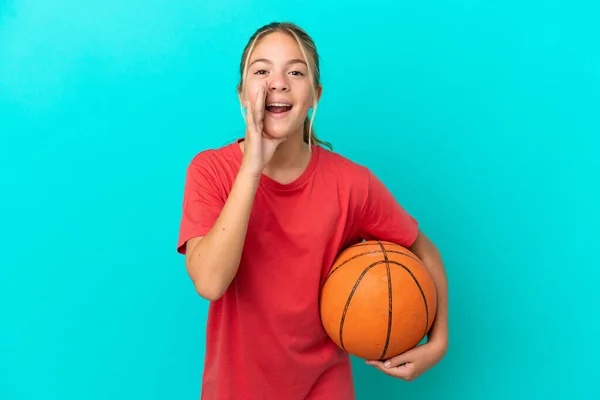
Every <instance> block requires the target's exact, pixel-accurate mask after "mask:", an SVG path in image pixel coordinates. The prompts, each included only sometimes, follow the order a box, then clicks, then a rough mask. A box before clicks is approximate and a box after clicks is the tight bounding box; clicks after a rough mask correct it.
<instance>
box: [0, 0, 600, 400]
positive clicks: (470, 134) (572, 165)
mask: <svg viewBox="0 0 600 400" xmlns="http://www.w3.org/2000/svg"><path fill="white" fill-rule="evenodd" d="M273 20H291V21H294V22H296V23H298V24H300V25H301V26H302V27H304V28H305V29H306V30H307V31H308V32H309V33H310V34H311V35H312V36H313V38H314V39H315V41H316V43H317V46H318V50H319V52H320V53H321V57H322V77H323V85H324V92H323V97H322V102H321V103H320V106H319V110H318V114H317V118H316V122H315V124H316V125H315V128H316V130H317V133H318V134H319V136H320V137H321V138H323V139H325V140H329V141H331V142H333V144H334V146H335V147H334V148H335V150H336V151H338V152H340V153H342V154H343V155H346V156H348V157H350V158H352V159H353V160H355V161H357V162H360V163H363V164H366V165H368V166H369V167H370V168H372V169H373V170H374V171H375V173H376V174H377V175H379V176H380V177H381V179H382V180H383V181H384V182H385V183H386V184H387V185H389V187H390V189H391V190H392V191H393V192H394V194H395V195H396V196H397V198H398V200H399V201H400V202H401V203H402V204H403V205H404V206H405V208H407V209H408V210H409V211H410V212H411V214H413V215H414V216H415V217H416V218H417V219H418V220H419V221H420V222H421V224H422V229H423V230H424V231H425V232H426V233H428V234H429V235H430V237H431V238H432V239H433V240H434V241H435V242H436V243H437V245H438V246H439V248H440V250H441V252H442V253H443V256H444V260H445V263H446V268H447V271H448V277H449V285H450V290H451V292H450V302H451V309H450V329H451V342H450V343H451V346H450V349H449V352H448V354H447V356H446V358H444V360H443V361H442V362H441V363H440V364H438V365H437V366H436V367H435V368H434V369H432V370H430V371H429V372H428V373H427V374H425V375H424V376H422V377H421V378H419V379H418V380H416V381H414V382H410V383H407V382H403V381H399V380H394V379H392V378H390V377H387V376H385V375H383V374H382V373H380V372H379V371H377V370H375V369H374V368H370V367H367V366H366V365H364V363H362V362H361V361H360V360H355V363H354V373H355V377H356V382H357V391H358V398H359V399H371V398H383V397H384V396H385V397H387V398H419V399H442V398H443V399H463V400H466V399H505V398H511V399H531V398H544V399H559V398H569V399H591V398H599V396H600V395H599V393H600V388H599V387H598V363H597V358H598V357H599V356H600V352H599V345H598V338H599V337H600V328H599V323H598V321H597V315H598V306H599V305H600V299H599V296H598V289H597V285H598V284H597V279H598V275H599V274H598V270H599V266H600V263H599V262H598V256H597V248H598V240H597V239H598V229H597V228H598V225H599V223H600V218H599V216H598V215H599V213H598V211H597V207H598V204H600V202H599V200H600V199H599V196H598V187H599V184H598V181H599V178H598V175H599V170H600V168H599V161H598V155H597V153H598V149H599V146H598V145H599V140H598V136H599V134H600V112H599V111H600V45H599V43H600V41H599V40H600V29H599V27H598V26H599V25H598V20H600V6H599V3H597V2H594V1H581V0H579V1H578V0H570V1H567V0H565V1H539V0H537V1H528V2H521V1H516V0H510V1H500V0H488V1H474V0H473V1H468V0H462V1H458V0H457V1H444V0H431V1H421V2H407V1H389V2H385V1H380V0H373V1H369V2H368V3H364V2H351V1H345V2H343V3H341V2H337V1H336V2H333V1H332V2H323V1H312V0H302V1H296V0H290V1H285V2H281V1H272V0H267V1H260V2H257V1H255V2H252V1H231V0H229V1H228V0H220V1H191V0H179V1H176V2H174V1H167V0H164V1H156V0H154V1H141V0H139V1H138V0H126V1H124V0H121V1H116V0H115V1H106V0H104V1H99V0H98V1H85V2H72V1H67V0H53V1H41V0H29V1H25V0H8V1H6V0H5V1H0V172H1V174H0V185H1V188H2V189H1V197H0V206H1V207H0V234H1V240H0V250H1V252H0V254H1V257H0V266H1V269H0V398H1V399H7V400H21V399H38V398H44V399H61V400H67V399H68V400H70V399H109V398H110V399H144V400H149V399H195V398H198V396H199V391H200V380H201V374H202V367H203V355H204V347H203V346H204V337H205V336H204V324H205V318H206V310H207V302H205V301H204V300H202V299H201V298H199V296H197V295H196V294H195V292H194V290H193V286H192V285H191V282H190V281H189V279H188V278H187V275H186V272H185V268H184V264H183V258H182V256H180V255H178V254H177V253H176V252H175V246H176V241H177V234H178V227H179V225H178V224H179V217H180V212H181V200H182V193H183V181H184V174H185V168H186V166H187V164H188V162H189V161H190V159H191V158H192V157H193V155H195V154H196V153H197V152H198V151H200V150H202V149H206V148H209V147H216V146H221V145H223V144H225V143H228V142H230V141H231V140H233V139H235V138H236V137H238V136H241V135H242V134H243V129H244V125H243V120H242V117H241V114H240V111H239V105H238V99H237V96H236V92H235V85H236V84H237V79H238V75H237V73H238V70H237V68H238V63H239V57H240V55H241V52H242V49H243V46H244V45H245V43H246V41H247V39H248V38H249V37H250V35H251V34H252V32H253V31H254V30H255V29H256V28H258V27H259V26H261V25H263V24H265V23H268V22H271V21H273ZM290 373H294V371H293V370H290Z"/></svg>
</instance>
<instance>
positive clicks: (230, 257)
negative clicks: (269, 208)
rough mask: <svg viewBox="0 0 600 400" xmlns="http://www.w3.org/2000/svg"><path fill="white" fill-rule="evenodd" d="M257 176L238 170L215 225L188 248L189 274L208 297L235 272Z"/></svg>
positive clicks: (223, 287) (215, 296)
mask: <svg viewBox="0 0 600 400" xmlns="http://www.w3.org/2000/svg"><path fill="white" fill-rule="evenodd" d="M259 180H260V177H257V176H255V175H252V174H247V173H245V172H244V170H240V172H239V174H238V176H237V178H236V180H235V182H234V184H233V187H232V189H231V192H230V194H229V197H228V198H227V201H226V202H225V205H224V207H223V210H222V211H221V213H220V215H219V217H218V218H217V220H216V222H215V225H214V226H213V228H212V229H211V230H210V231H209V232H208V233H207V234H206V236H204V238H202V240H200V241H199V242H198V244H197V245H196V246H194V247H193V248H192V249H191V254H190V255H189V257H188V262H187V264H188V272H189V275H190V277H191V279H192V281H193V282H194V286H195V287H196V290H197V291H198V293H199V294H200V295H202V296H203V297H205V298H207V299H209V300H216V299H218V298H219V297H221V296H222V295H223V293H224V292H225V291H226V290H227V287H228V286H229V285H230V283H231V281H232V280H233V278H234V277H235V274H236V273H237V270H238V267H239V264H240V260H241V256H242V249H243V247H244V241H245V238H246V232H247V230H248V221H249V219H250V213H251V211H252V205H253V203H254V198H255V195H256V190H257V188H258V183H259Z"/></svg>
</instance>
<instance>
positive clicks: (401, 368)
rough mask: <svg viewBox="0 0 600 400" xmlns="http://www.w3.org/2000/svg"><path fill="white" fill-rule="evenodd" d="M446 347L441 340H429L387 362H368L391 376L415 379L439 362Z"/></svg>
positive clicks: (406, 379) (408, 379)
mask: <svg viewBox="0 0 600 400" xmlns="http://www.w3.org/2000/svg"><path fill="white" fill-rule="evenodd" d="M446 349H447V346H445V345H443V344H442V343H441V342H428V343H425V344H422V345H420V346H417V347H415V348H413V349H411V350H408V351H406V352H405V353H403V354H399V355H397V356H395V357H392V358H390V359H389V360H386V361H385V362H384V361H378V360H367V361H366V363H367V364H369V365H372V366H374V367H375V368H377V369H378V370H380V371H381V372H383V373H385V374H387V375H389V376H393V377H395V378H399V379H403V380H405V381H413V380H415V379H416V378H418V377H419V376H421V375H422V374H423V373H425V372H426V371H427V370H428V369H430V368H432V367H433V366H434V365H435V364H437V363H438V362H439V361H440V360H441V359H442V358H443V357H444V355H445V354H446Z"/></svg>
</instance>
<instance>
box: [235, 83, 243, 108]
mask: <svg viewBox="0 0 600 400" xmlns="http://www.w3.org/2000/svg"><path fill="white" fill-rule="evenodd" d="M237 93H238V100H239V101H240V105H241V106H242V107H243V106H244V97H243V96H242V86H241V85H238V86H237Z"/></svg>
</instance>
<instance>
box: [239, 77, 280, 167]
mask: <svg viewBox="0 0 600 400" xmlns="http://www.w3.org/2000/svg"><path fill="white" fill-rule="evenodd" d="M265 98H266V87H265V86H264V85H261V86H259V88H258V90H257V92H256V97H255V98H254V101H246V103H245V105H246V109H247V114H246V139H245V143H244V158H243V165H244V167H245V168H246V170H247V171H248V172H250V173H251V174H254V175H258V176H260V174H262V172H263V170H264V169H265V166H266V165H267V164H268V163H269V161H270V160H271V158H272V157H273V154H274V153H275V150H276V149H277V146H279V144H280V143H281V142H283V141H284V140H285V139H274V138H272V137H269V136H267V135H266V134H265V132H264V130H263V129H264V117H265Z"/></svg>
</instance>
